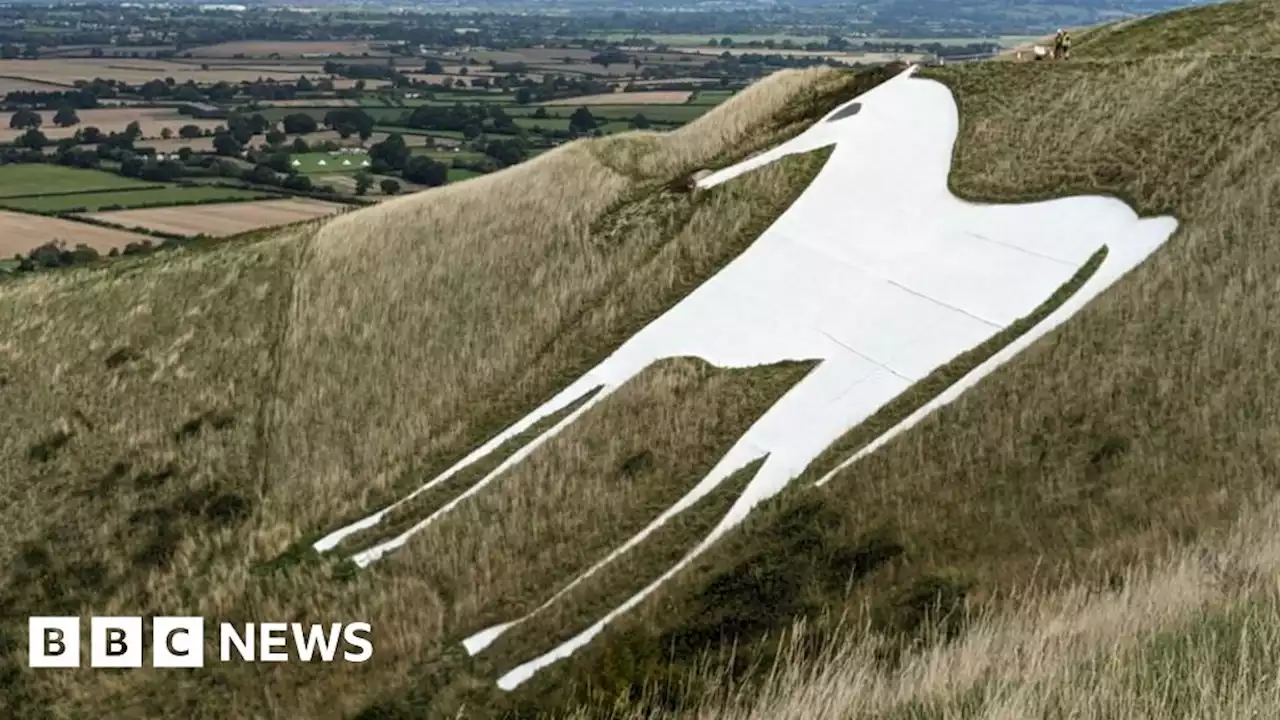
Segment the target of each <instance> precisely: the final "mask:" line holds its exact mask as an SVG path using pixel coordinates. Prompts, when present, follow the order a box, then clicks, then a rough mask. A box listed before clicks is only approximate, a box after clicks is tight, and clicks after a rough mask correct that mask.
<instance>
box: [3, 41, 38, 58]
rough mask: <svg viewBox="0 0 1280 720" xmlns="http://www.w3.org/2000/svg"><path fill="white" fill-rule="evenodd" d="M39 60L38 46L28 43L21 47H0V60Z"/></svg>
mask: <svg viewBox="0 0 1280 720" xmlns="http://www.w3.org/2000/svg"><path fill="white" fill-rule="evenodd" d="M39 58H40V45H39V44H38V43H34V42H30V43H27V44H26V45H24V46H23V47H18V46H17V45H14V44H12V43H6V44H4V45H0V60H17V59H23V60H37V59H39Z"/></svg>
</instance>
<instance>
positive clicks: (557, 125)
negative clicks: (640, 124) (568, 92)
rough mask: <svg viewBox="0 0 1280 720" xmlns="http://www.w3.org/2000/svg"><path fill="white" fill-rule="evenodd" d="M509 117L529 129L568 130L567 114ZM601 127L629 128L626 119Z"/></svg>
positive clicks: (620, 130)
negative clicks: (539, 116) (563, 115)
mask: <svg viewBox="0 0 1280 720" xmlns="http://www.w3.org/2000/svg"><path fill="white" fill-rule="evenodd" d="M592 112H594V111H592ZM634 114H635V113H632V115H634ZM630 117H631V115H628V116H627V118H630ZM511 119H512V121H513V122H515V124H516V125H517V126H519V127H522V128H526V129H529V130H532V129H533V128H535V127H539V128H542V129H543V130H568V129H569V118H568V115H567V114H566V116H565V117H545V118H534V117H516V118H511ZM601 129H602V130H604V132H606V133H615V132H622V131H624V130H630V129H631V128H630V126H629V125H628V124H627V122H626V121H623V120H613V121H610V122H609V123H608V124H606V125H604V126H603V127H602V128H601ZM489 134H490V135H493V134H495V133H489Z"/></svg>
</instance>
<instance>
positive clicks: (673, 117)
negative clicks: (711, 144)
mask: <svg viewBox="0 0 1280 720" xmlns="http://www.w3.org/2000/svg"><path fill="white" fill-rule="evenodd" d="M712 107H713V106H712V105H601V106H597V107H592V108H589V109H590V110H591V114H592V115H595V116H596V117H598V118H601V117H602V118H609V119H611V120H627V121H629V120H631V118H633V117H635V116H636V115H644V116H645V117H646V118H649V120H650V122H659V123H673V124H677V125H682V124H684V123H687V122H689V121H691V120H693V119H694V118H697V117H698V116H699V115H701V114H703V113H705V112H706V111H708V110H710V109H711V108H712ZM548 112H550V111H549V110H548ZM570 112H572V111H569V112H566V113H565V116H566V117H568V115H569V113H570Z"/></svg>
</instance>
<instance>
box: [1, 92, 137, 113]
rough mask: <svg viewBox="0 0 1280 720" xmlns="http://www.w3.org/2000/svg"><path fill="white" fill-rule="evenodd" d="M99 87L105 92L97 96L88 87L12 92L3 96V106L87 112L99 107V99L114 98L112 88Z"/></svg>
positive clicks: (114, 93)
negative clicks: (64, 108)
mask: <svg viewBox="0 0 1280 720" xmlns="http://www.w3.org/2000/svg"><path fill="white" fill-rule="evenodd" d="M101 87H102V88H103V89H104V91H105V92H103V93H102V94H98V93H97V92H95V91H94V90H93V89H91V88H88V87H84V88H78V89H76V90H60V91H54V92H44V91H39V90H14V91H12V92H10V93H8V94H6V95H5V96H4V105H5V106H6V107H8V108H19V107H25V108H33V109H36V110H52V109H55V108H60V107H71V108H75V109H76V110H89V109H91V108H96V107H98V106H99V105H100V103H99V102H98V101H99V99H100V98H104V97H115V96H116V91H115V90H114V89H113V88H110V87H107V86H101Z"/></svg>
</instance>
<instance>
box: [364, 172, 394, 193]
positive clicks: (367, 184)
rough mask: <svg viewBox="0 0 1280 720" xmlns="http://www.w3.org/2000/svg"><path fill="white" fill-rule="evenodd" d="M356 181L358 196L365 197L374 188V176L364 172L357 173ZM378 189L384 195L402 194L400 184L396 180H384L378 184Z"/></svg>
mask: <svg viewBox="0 0 1280 720" xmlns="http://www.w3.org/2000/svg"><path fill="white" fill-rule="evenodd" d="M354 180H355V181H356V195H364V194H365V193H367V192H369V188H371V187H373V175H371V174H370V173H368V172H366V171H364V170H361V171H360V172H358V173H356V174H355V178H354ZM378 189H379V190H381V191H382V194H383V195H396V194H399V192H400V182H399V181H397V180H395V179H394V178H383V179H382V181H381V182H379V183H378Z"/></svg>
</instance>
